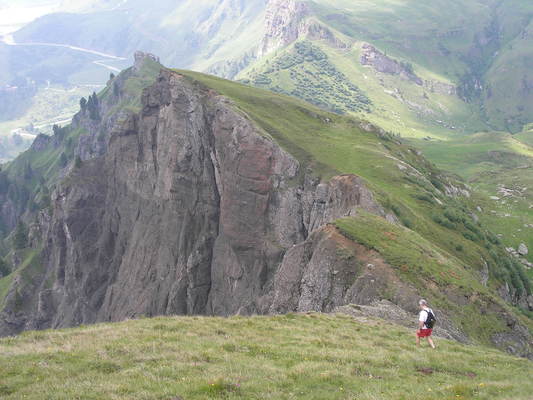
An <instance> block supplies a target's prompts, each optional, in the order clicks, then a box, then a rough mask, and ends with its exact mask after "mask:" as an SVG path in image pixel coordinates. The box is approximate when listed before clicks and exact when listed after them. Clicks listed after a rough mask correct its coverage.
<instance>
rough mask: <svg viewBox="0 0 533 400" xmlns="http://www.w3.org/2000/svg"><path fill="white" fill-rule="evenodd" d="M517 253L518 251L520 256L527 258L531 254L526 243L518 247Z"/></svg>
mask: <svg viewBox="0 0 533 400" xmlns="http://www.w3.org/2000/svg"><path fill="white" fill-rule="evenodd" d="M517 251H518V254H520V255H521V256H527V255H528V253H529V249H528V248H527V246H526V245H525V243H520V246H518V250H517Z"/></svg>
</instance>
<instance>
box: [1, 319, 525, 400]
mask: <svg viewBox="0 0 533 400" xmlns="http://www.w3.org/2000/svg"><path fill="white" fill-rule="evenodd" d="M413 342H414V338H413V337H412V332H410V331H408V330H406V329H404V328H399V327H397V326H395V325H390V324H388V323H385V322H384V321H380V320H372V319H363V320H357V319H353V318H352V317H348V316H345V315H340V314H339V315H321V314H314V313H311V314H307V315H299V314H289V315H286V316H275V317H252V318H243V317H233V318H227V319H219V318H198V317H197V318H156V319H143V320H137V321H128V322H124V323H118V324H102V325H96V326H92V327H82V328H78V329H71V330H63V331H55V332H53V331H45V332H28V333H25V334H23V335H21V336H19V337H17V338H7V339H0V361H1V362H0V373H1V375H2V376H3V379H2V382H1V383H0V394H1V395H2V398H4V399H6V400H10V399H20V398H26V399H42V398H43V397H45V398H47V399H63V398H84V399H101V398H113V399H141V398H142V399H190V400H193V399H242V398H246V399H267V398H275V399H317V400H319V399H320V400H326V399H353V398H357V399H362V400H366V399H368V400H370V399H398V400H400V399H439V400H440V399H452V398H453V399H465V400H466V399H487V400H488V399H490V400H495V399H510V398H512V399H514V400H525V399H529V398H530V394H531V390H532V389H533V386H532V384H531V382H530V380H528V379H524V378H525V377H526V376H528V375H529V374H531V372H533V371H532V366H531V362H530V361H527V360H524V359H517V358H513V357H511V356H507V355H504V354H503V353H500V352H498V351H495V350H492V349H490V348H485V347H477V346H465V345H460V344H458V343H455V342H449V341H447V340H443V339H438V338H437V339H436V343H437V345H438V348H437V350H435V351H433V350H431V349H429V347H427V344H426V346H425V347H422V348H420V349H416V348H415V346H414V343H413Z"/></svg>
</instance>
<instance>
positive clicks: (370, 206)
mask: <svg viewBox="0 0 533 400" xmlns="http://www.w3.org/2000/svg"><path fill="white" fill-rule="evenodd" d="M146 64H150V65H152V66H153V65H154V64H155V60H154V59H153V58H152V57H150V56H148V55H146V56H144V57H143V56H142V54H138V55H137V57H136V66H135V67H133V68H132V69H130V70H128V71H126V72H124V73H122V74H121V75H119V76H118V77H116V78H114V79H115V80H114V81H112V82H110V83H109V86H108V89H107V90H106V91H104V92H103V94H101V95H100V99H99V100H98V101H96V103H95V104H97V107H98V110H97V111H98V112H97V113H94V112H93V113H92V114H90V113H88V112H87V111H83V110H82V111H81V112H80V113H79V114H78V115H77V116H76V117H75V118H74V122H73V127H72V128H71V130H72V131H73V132H80V133H79V135H80V136H79V137H78V139H77V145H76V146H75V149H74V154H75V156H76V159H75V161H74V162H70V163H68V164H67V165H66V166H65V167H63V168H62V169H61V170H60V171H59V172H58V175H57V178H56V180H55V181H54V182H55V183H54V184H53V185H51V188H52V189H53V191H52V194H51V199H50V205H49V207H47V208H46V209H42V210H41V211H39V212H38V213H37V214H27V215H26V219H27V220H28V221H29V217H28V215H34V216H35V218H34V219H33V221H32V222H31V224H29V225H30V229H29V230H30V235H29V244H30V248H28V249H25V250H24V252H25V253H24V256H25V258H24V260H23V261H22V262H21V267H20V273H18V274H15V275H14V277H13V280H12V282H11V284H10V285H9V287H8V290H7V292H6V293H5V298H4V299H3V306H2V311H1V313H0V334H1V335H9V334H15V333H18V332H20V331H22V330H27V329H44V328H60V327H68V326H74V325H79V324H88V323H94V322H99V321H119V320H123V319H127V318H135V317H140V316H154V315H167V314H178V315H184V314H206V315H231V314H246V315H249V314H266V313H285V312H289V311H310V310H315V311H325V312H330V311H333V310H335V309H337V307H341V306H344V305H346V304H351V303H356V304H363V305H364V304H373V303H374V302H375V301H379V300H382V299H384V298H386V299H388V300H390V301H392V302H393V303H394V304H396V305H397V306H399V307H401V308H402V309H403V310H406V311H407V312H414V311H416V299H417V298H418V297H419V296H420V295H421V291H420V287H417V286H416V285H414V284H413V283H412V282H408V281H405V280H403V279H401V277H400V276H399V275H398V272H397V270H396V269H395V268H394V267H393V266H392V265H391V264H390V263H389V262H388V261H387V260H386V259H385V258H384V257H383V255H382V254H380V253H379V252H377V251H375V250H372V249H371V248H369V247H368V246H363V245H362V244H358V243H356V242H355V241H352V240H351V239H349V238H348V237H347V236H346V235H343V234H342V233H341V232H339V230H338V228H336V227H335V225H334V224H333V222H335V221H336V220H338V219H339V218H343V217H356V216H357V215H358V214H359V213H365V214H370V215H375V216H378V217H379V218H380V219H381V220H383V221H388V222H386V223H387V224H389V225H393V226H395V225H398V224H399V223H400V222H399V220H398V217H397V215H395V214H394V213H392V212H391V211H387V209H385V208H384V207H383V206H382V205H381V204H380V203H379V202H378V201H377V200H376V196H375V194H374V193H373V191H371V190H370V189H369V187H368V185H367V183H366V182H365V180H363V179H361V178H360V177H359V176H357V175H354V174H346V173H345V174H337V175H335V173H333V174H331V176H330V177H328V178H325V179H321V178H320V177H319V176H321V175H320V174H319V173H318V172H317V171H315V168H319V167H320V165H319V164H317V163H316V162H315V161H313V162H310V163H309V162H307V163H302V161H301V159H299V158H297V157H296V155H295V154H297V153H298V151H300V150H294V149H293V150H294V151H295V152H292V151H288V150H287V147H286V146H282V145H280V142H279V141H278V140H274V138H273V137H271V135H270V134H268V133H267V132H266V130H265V129H264V128H263V127H261V126H260V125H259V124H258V123H257V122H256V121H255V120H253V119H252V118H251V117H250V116H248V115H247V114H246V113H245V112H244V111H243V110H242V109H241V108H240V107H239V106H238V105H237V104H236V103H235V102H234V100H231V99H230V98H229V97H225V96H222V95H221V94H220V93H219V92H217V91H215V90H213V89H212V88H209V87H207V86H205V85H204V84H202V83H200V82H198V81H196V80H194V79H192V78H191V77H190V76H188V75H184V74H182V73H179V72H175V71H171V70H168V69H165V68H161V71H160V72H159V74H158V76H157V77H156V78H152V79H151V80H146V81H144V85H145V89H144V90H142V95H138V98H135V97H134V96H133V97H132V95H131V93H129V92H128V90H130V88H131V87H132V85H134V84H133V83H132V81H131V79H134V78H135V76H136V74H139V73H140V72H141V71H142V70H143V68H146ZM157 68H158V69H159V68H160V67H159V66H157ZM236 89H237V90H241V91H242V90H245V88H244V87H236ZM139 93H140V92H139ZM250 101H253V100H250ZM275 101H281V100H280V99H277V100H275ZM297 109H298V110H299V111H298V112H303V113H304V114H303V115H306V116H307V118H312V119H314V120H317V121H319V123H320V124H321V126H327V125H328V124H331V123H332V121H331V119H330V118H329V117H328V118H325V117H320V115H319V114H316V113H315V112H311V111H309V110H307V109H305V108H303V106H302V105H301V104H299V105H298V106H297ZM94 114H96V115H97V116H98V117H95V115H94ZM353 126H354V127H355V126H357V125H353ZM354 129H355V128H354ZM317 134H319V133H317ZM366 134H369V135H370V133H366ZM377 140H385V136H382V137H381V138H380V139H377V137H376V143H377ZM68 141H69V140H67V142H68ZM42 142H43V143H41V145H42V146H41V145H40V146H41V147H43V148H42V149H36V148H35V149H32V150H30V151H33V152H36V154H38V153H39V152H42V151H47V146H50V147H51V149H55V147H57V146H59V144H58V143H59V142H58V139H56V138H54V140H49V141H48V142H46V143H45V141H44V140H43V141H42ZM54 151H55V150H54ZM397 156H398V154H397ZM395 170H397V169H395ZM322 176H323V175H322ZM397 213H398V215H399V212H397ZM361 229H363V227H361ZM402 229H403V228H402ZM386 233H387V232H386ZM450 293H452V291H450ZM0 294H1V293H0ZM461 299H462V298H461ZM0 300H2V299H0ZM449 300H450V301H453V302H456V299H455V298H454V297H453V296H452V295H450V298H449ZM461 301H462V300H461ZM493 306H494V307H493V308H494V309H497V310H498V311H497V312H498V313H501V314H502V315H503V314H505V315H506V316H507V317H506V318H508V321H511V322H509V323H510V324H511V325H512V327H513V328H512V330H506V331H505V335H506V336H505V337H504V338H503V339H501V340H500V342H501V343H503V344H502V346H508V345H509V343H511V344H512V346H513V351H514V352H515V353H517V354H522V355H528V354H530V350H529V348H530V336H529V333H528V331H527V329H525V328H523V326H522V325H521V323H520V322H519V320H518V319H517V318H516V317H514V316H513V315H511V314H509V312H508V311H506V310H505V309H504V308H502V306H501V305H497V304H493ZM438 311H439V313H440V316H441V319H440V321H441V324H442V325H441V328H442V334H443V335H444V336H447V337H450V338H454V339H457V340H461V341H468V340H469V337H468V335H467V334H466V333H465V332H464V331H463V330H462V328H461V326H460V325H458V323H457V322H456V321H454V319H453V318H452V317H453V315H451V314H450V313H449V312H448V310H445V309H439V310H438ZM511 325H510V326H511Z"/></svg>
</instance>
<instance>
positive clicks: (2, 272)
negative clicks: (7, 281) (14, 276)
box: [0, 257, 11, 278]
mask: <svg viewBox="0 0 533 400" xmlns="http://www.w3.org/2000/svg"><path fill="white" fill-rule="evenodd" d="M10 273H11V270H10V269H9V266H8V265H7V263H6V262H5V261H4V259H3V258H1V257H0V278H2V277H4V276H7V275H9V274H10Z"/></svg>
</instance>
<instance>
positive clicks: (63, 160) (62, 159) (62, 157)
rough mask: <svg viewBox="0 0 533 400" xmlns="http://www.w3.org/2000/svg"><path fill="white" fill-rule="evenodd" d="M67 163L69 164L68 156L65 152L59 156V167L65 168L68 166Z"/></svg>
mask: <svg viewBox="0 0 533 400" xmlns="http://www.w3.org/2000/svg"><path fill="white" fill-rule="evenodd" d="M67 162H68V158H67V155H66V154H65V152H62V153H61V155H60V156H59V165H60V166H61V167H64V166H65V165H67Z"/></svg>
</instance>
